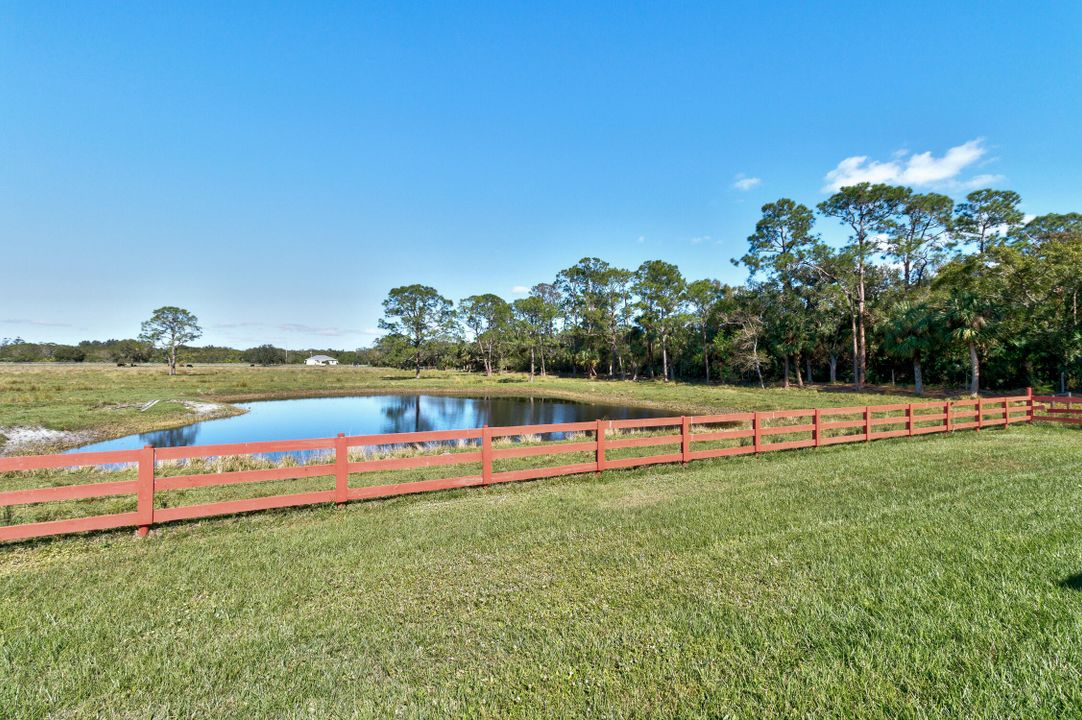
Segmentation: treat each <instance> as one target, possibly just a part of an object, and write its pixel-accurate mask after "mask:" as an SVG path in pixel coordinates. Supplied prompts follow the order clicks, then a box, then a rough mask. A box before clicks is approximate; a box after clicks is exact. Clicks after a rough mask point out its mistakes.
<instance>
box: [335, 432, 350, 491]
mask: <svg viewBox="0 0 1082 720" xmlns="http://www.w3.org/2000/svg"><path fill="white" fill-rule="evenodd" d="M346 500H349V446H347V445H346V434H345V433H338V437H336V438H335V439H334V504H335V507H343V506H344V505H345V504H346Z"/></svg>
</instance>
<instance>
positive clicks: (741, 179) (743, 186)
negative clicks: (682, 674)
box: [732, 173, 763, 192]
mask: <svg viewBox="0 0 1082 720" xmlns="http://www.w3.org/2000/svg"><path fill="white" fill-rule="evenodd" d="M762 184H763V179H762V178H757V177H750V176H748V175H745V174H744V173H737V174H736V177H735V178H734V179H733V184H732V188H733V190H739V191H740V192H747V191H748V190H751V189H752V188H757V187H759V186H760V185H762Z"/></svg>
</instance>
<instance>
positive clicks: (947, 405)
mask: <svg viewBox="0 0 1082 720" xmlns="http://www.w3.org/2000/svg"><path fill="white" fill-rule="evenodd" d="M943 414H944V415H946V416H947V417H946V421H947V432H954V423H953V422H952V420H951V401H950V400H948V401H947V402H945V403H943Z"/></svg>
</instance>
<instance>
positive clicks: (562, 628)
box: [0, 426, 1082, 718]
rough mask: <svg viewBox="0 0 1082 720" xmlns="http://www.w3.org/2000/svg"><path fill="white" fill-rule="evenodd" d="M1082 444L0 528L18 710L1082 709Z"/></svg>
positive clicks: (4, 634) (870, 448)
mask: <svg viewBox="0 0 1082 720" xmlns="http://www.w3.org/2000/svg"><path fill="white" fill-rule="evenodd" d="M1079 468H1082V434H1080V433H1079V432H1078V431H1077V430H1074V429H1071V428H1058V427H1038V426H1014V427H1011V428H1009V429H1007V430H991V431H984V432H981V433H972V432H966V433H962V432H960V433H957V434H954V435H951V436H939V435H934V436H928V437H924V438H915V439H899V440H888V441H877V442H874V443H871V444H867V445H864V444H861V445H853V446H847V445H842V446H837V447H832V448H824V449H819V450H803V451H792V452H782V453H770V454H766V455H763V456H761V457H758V458H755V457H740V458H730V459H724V460H717V461H704V462H699V463H693V464H691V465H689V466H687V467H680V466H656V467H653V468H649V469H642V470H637V471H615V472H607V473H603V474H601V475H599V476H592V475H587V476H579V477H568V478H560V479H553V480H545V481H540V482H536V483H522V484H515V485H507V486H497V487H492V488H487V489H474V490H465V491H455V492H448V493H440V494H435V495H428V496H416V497H403V498H398V499H394V500H386V501H378V502H370V503H353V504H350V505H349V506H347V507H346V508H344V509H340V510H336V509H333V508H316V509H302V510H289V511H281V512H269V513H262V514H252V515H247V516H238V517H233V518H225V519H216V520H208V521H203V522H194V523H187V524H176V525H170V526H164V527H161V528H160V529H158V530H156V531H155V532H154V533H152V534H151V536H150V537H149V538H147V539H145V540H141V541H140V540H135V539H133V538H132V537H131V536H130V535H129V534H127V533H114V534H105V535H92V536H85V537H78V538H68V539H58V540H51V541H41V542H35V543H21V544H9V545H6V546H0V715H4V716H10V717H28V718H34V717H119V718H136V717H139V718H144V717H158V718H168V717H235V718H253V717H256V718H259V717H267V718H270V717H275V718H277V717H320V718H324V717H369V716H375V717H448V716H454V717H498V718H506V717H538V718H541V717H544V718H548V717H642V718H647V717H650V718H654V717H680V718H700V717H701V718H716V717H749V718H759V717H792V716H805V717H846V718H848V717H884V718H886V717H941V716H954V717H987V718H1001V717H1065V716H1077V715H1078V714H1079V713H1082V517H1080V516H1079V514H1078V512H1077V508H1078V507H1079V503H1080V502H1082V471H1080V470H1079Z"/></svg>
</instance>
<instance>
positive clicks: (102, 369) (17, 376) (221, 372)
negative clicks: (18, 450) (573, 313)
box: [0, 365, 891, 450]
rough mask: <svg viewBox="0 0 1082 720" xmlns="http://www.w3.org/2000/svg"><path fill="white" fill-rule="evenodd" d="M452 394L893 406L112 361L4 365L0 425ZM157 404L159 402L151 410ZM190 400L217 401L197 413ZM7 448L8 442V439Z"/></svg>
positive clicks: (694, 407) (878, 397)
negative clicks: (173, 370)
mask: <svg viewBox="0 0 1082 720" xmlns="http://www.w3.org/2000/svg"><path fill="white" fill-rule="evenodd" d="M418 391H423V392H426V393H446V394H456V395H505V396H527V395H533V396H540V397H549V398H561V399H566V400H576V401H583V402H603V403H612V404H625V405H637V406H643V407H652V408H659V409H664V410H669V411H672V412H673V413H674V414H683V413H708V412H723V411H726V410H777V409H784V408H806V407H817V406H820V407H827V406H840V405H865V404H876V403H883V402H890V400H889V399H888V398H890V397H891V395H889V394H884V393H853V392H849V391H848V390H846V389H844V388H841V387H839V388H830V387H817V388H810V389H804V390H801V389H796V388H792V389H789V390H784V389H781V388H770V389H767V390H760V389H759V388H749V387H738V386H731V385H710V386H707V385H698V384H683V383H668V384H666V383H661V382H649V381H640V382H620V381H604V380H596V381H590V380H585V379H575V378H553V377H549V378H537V379H535V380H534V381H533V382H530V381H529V378H528V377H527V376H525V375H522V374H504V375H499V376H495V377H492V378H486V377H484V376H483V375H480V374H470V373H458V372H441V371H431V372H426V373H425V374H424V376H423V377H421V378H420V379H419V380H415V379H414V378H413V375H412V373H409V372H403V371H398V370H393V369H387V368H355V367H334V368H312V367H304V366H285V367H275V368H259V367H254V368H253V367H247V366H206V367H197V368H191V369H183V370H182V371H181V374H179V375H177V376H175V377H170V376H169V375H167V374H166V373H165V371H164V370H163V369H162V368H160V367H140V368H118V367H113V366H104V365H32V366H31V365H4V366H0V428H12V427H43V428H48V429H52V430H59V431H65V432H68V433H75V435H72V436H69V437H67V438H66V439H65V438H63V437H57V438H54V439H51V440H48V441H45V442H43V443H41V445H40V447H38V448H35V449H37V450H45V449H50V448H58V447H63V446H65V445H66V446H71V445H73V444H76V443H77V441H78V440H82V441H84V442H85V441H87V440H89V439H104V438H109V437H119V436H122V435H128V434H131V433H136V432H149V431H151V430H161V429H164V428H168V427H176V426H178V425H184V424H187V423H190V422H194V421H197V420H201V419H207V418H209V417H220V416H223V415H228V414H231V413H235V412H238V410H237V409H236V408H234V407H233V406H232V405H230V403H234V402H241V401H248V400H265V399H274V398H293V397H312V396H319V395H351V394H365V393H413V392H418ZM152 401H157V402H156V403H154V404H153V405H151V406H150V407H149V408H147V409H144V408H145V407H146V406H147V405H148V404H149V403H151V402H152ZM183 401H189V403H190V402H191V401H194V402H199V403H214V404H216V405H217V406H216V407H212V408H208V407H193V406H192V405H191V404H185V403H184V402H183ZM0 442H2V440H0Z"/></svg>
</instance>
